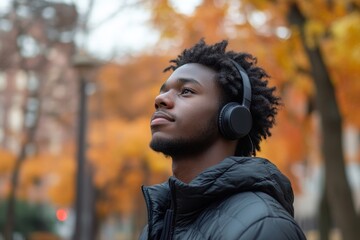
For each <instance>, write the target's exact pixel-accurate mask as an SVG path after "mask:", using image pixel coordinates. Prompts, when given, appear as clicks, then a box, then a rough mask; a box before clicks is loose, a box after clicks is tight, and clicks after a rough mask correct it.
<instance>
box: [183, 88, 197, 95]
mask: <svg viewBox="0 0 360 240" xmlns="http://www.w3.org/2000/svg"><path fill="white" fill-rule="evenodd" d="M191 93H194V91H192V90H191V89H188V88H184V89H182V90H181V92H180V94H181V95H183V94H191Z"/></svg>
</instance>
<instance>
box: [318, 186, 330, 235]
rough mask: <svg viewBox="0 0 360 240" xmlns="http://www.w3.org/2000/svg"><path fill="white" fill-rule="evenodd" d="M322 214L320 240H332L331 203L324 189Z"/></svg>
mask: <svg viewBox="0 0 360 240" xmlns="http://www.w3.org/2000/svg"><path fill="white" fill-rule="evenodd" d="M319 212H320V214H319V217H318V225H319V232H320V240H329V239H330V235H329V234H330V230H331V227H332V224H331V216H330V206H329V201H328V198H327V196H326V190H325V189H323V191H322V194H321V200H320V210H319Z"/></svg>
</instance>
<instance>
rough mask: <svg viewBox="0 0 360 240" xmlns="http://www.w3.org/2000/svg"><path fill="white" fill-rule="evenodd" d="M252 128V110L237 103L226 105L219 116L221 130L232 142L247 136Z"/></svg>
mask: <svg viewBox="0 0 360 240" xmlns="http://www.w3.org/2000/svg"><path fill="white" fill-rule="evenodd" d="M251 127H252V116H251V113H250V110H249V109H248V108H247V107H245V106H243V105H240V104H239V103H236V102H230V103H228V104H226V105H225V106H224V107H223V108H222V109H221V111H220V114H219V130H220V132H221V134H222V135H223V136H224V137H225V138H226V139H230V140H235V139H240V138H242V137H244V136H246V135H247V134H248V133H249V132H250V130H251Z"/></svg>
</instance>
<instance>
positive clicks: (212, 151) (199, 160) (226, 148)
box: [172, 141, 236, 183]
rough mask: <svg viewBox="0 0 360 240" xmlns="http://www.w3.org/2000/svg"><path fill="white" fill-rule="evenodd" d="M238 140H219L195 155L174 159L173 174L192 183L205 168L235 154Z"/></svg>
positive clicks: (183, 180)
mask: <svg viewBox="0 0 360 240" xmlns="http://www.w3.org/2000/svg"><path fill="white" fill-rule="evenodd" d="M235 148H236V142H233V143H231V144H229V142H225V141H219V142H216V143H215V144H214V145H212V146H211V147H210V148H208V149H207V150H206V151H204V152H202V153H200V154H197V155H195V156H188V157H179V158H174V157H173V159H172V171H173V175H174V176H175V177H176V178H177V179H179V180H181V181H182V182H184V183H190V182H191V181H192V180H193V179H194V178H195V177H196V176H197V175H199V174H200V173H201V172H203V171H204V170H205V169H207V168H209V167H211V166H214V165H216V164H218V163H220V162H221V161H222V160H224V159H225V158H226V157H229V156H232V155H234V152H235Z"/></svg>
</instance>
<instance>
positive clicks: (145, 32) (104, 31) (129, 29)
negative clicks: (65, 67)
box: [76, 0, 201, 57]
mask: <svg viewBox="0 0 360 240" xmlns="http://www.w3.org/2000/svg"><path fill="white" fill-rule="evenodd" d="M76 2H77V4H79V7H80V8H81V9H84V8H85V6H86V5H87V3H88V0H80V1H76ZM119 2H123V1H118V0H101V1H100V0H98V1H96V4H97V5H96V8H95V9H96V11H94V12H93V14H92V16H91V21H90V23H91V24H90V25H93V26H96V25H98V24H99V23H101V22H102V21H103V20H104V19H106V18H107V17H108V16H109V14H111V13H112V12H113V11H114V9H117V7H119ZM127 2H129V3H131V2H135V1H134V0H131V1H127ZM171 3H172V4H173V5H174V6H175V8H176V9H177V10H178V11H179V12H181V13H184V14H191V13H192V12H193V10H194V9H195V7H196V6H197V5H199V4H200V3H201V0H172V1H171ZM149 18H150V14H149V12H147V11H146V10H145V9H141V8H138V7H137V8H130V9H129V8H127V9H126V10H125V11H124V10H123V11H120V12H119V14H117V15H116V16H115V17H114V18H112V19H110V20H108V21H106V22H105V23H104V24H102V25H100V26H99V27H96V28H95V29H94V30H92V31H91V33H90V35H89V37H88V40H86V41H85V42H86V43H85V45H86V48H87V49H88V50H89V51H90V52H91V53H94V54H96V55H101V56H102V57H109V56H112V55H123V54H127V53H136V52H139V51H141V50H143V49H144V48H145V47H146V46H149V45H152V44H154V43H155V42H156V41H157V40H158V37H159V33H157V32H156V31H154V29H151V28H150V26H149V24H148V23H147V21H148V19H149ZM81 41H82V40H80V42H81Z"/></svg>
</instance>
